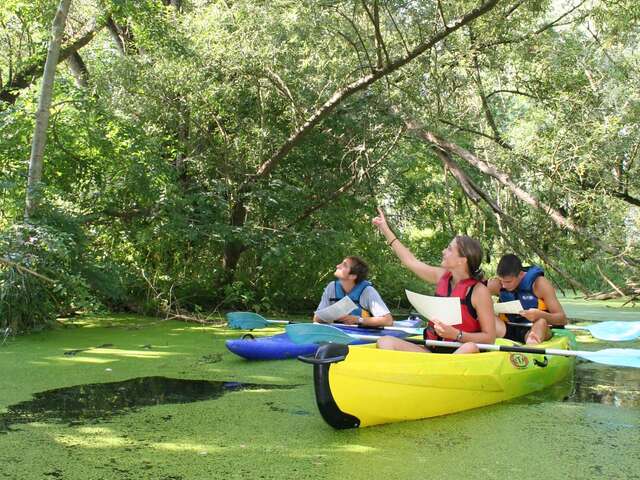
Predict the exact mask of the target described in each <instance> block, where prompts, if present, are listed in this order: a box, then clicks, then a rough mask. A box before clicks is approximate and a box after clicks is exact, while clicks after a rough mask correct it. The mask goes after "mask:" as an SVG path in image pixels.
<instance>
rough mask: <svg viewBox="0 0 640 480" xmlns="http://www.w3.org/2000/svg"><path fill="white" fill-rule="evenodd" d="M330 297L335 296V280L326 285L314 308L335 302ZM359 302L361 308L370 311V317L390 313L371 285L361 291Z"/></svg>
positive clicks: (320, 307) (324, 306)
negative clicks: (318, 302)
mask: <svg viewBox="0 0 640 480" xmlns="http://www.w3.org/2000/svg"><path fill="white" fill-rule="evenodd" d="M332 298H336V282H330V283H329V285H327V286H326V288H325V289H324V292H323V293H322V298H321V299H320V304H319V305H318V308H317V309H316V310H320V309H322V308H326V307H328V306H329V305H331V304H332V303H335V301H333V302H332V301H331V299H332ZM359 303H360V305H361V306H362V308H364V309H365V310H366V311H368V312H369V313H371V316H372V317H383V316H385V315H386V314H387V313H391V312H390V311H389V309H388V308H387V306H386V305H385V303H384V301H383V300H382V297H381V296H380V294H379V293H378V291H377V290H376V289H375V288H373V287H372V286H371V285H369V286H368V287H366V288H365V289H364V290H363V291H362V294H361V295H360V302H359Z"/></svg>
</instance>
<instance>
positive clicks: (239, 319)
mask: <svg viewBox="0 0 640 480" xmlns="http://www.w3.org/2000/svg"><path fill="white" fill-rule="evenodd" d="M225 316H226V317H227V324H228V325H229V328H236V329H239V330H254V329H256V328H265V327H268V326H269V322H268V321H267V320H266V319H265V318H264V317H262V316H261V315H258V314H257V313H253V312H229V313H227V314H226V315H225Z"/></svg>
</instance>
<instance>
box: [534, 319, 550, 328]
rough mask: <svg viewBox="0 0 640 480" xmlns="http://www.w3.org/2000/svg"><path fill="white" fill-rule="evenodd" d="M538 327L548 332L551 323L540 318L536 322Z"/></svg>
mask: <svg viewBox="0 0 640 480" xmlns="http://www.w3.org/2000/svg"><path fill="white" fill-rule="evenodd" d="M536 326H537V327H538V328H540V329H541V330H546V329H547V328H549V323H548V322H547V320H546V319H544V318H540V319H539V320H538V321H536Z"/></svg>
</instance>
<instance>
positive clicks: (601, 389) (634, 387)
mask: <svg viewBox="0 0 640 480" xmlns="http://www.w3.org/2000/svg"><path fill="white" fill-rule="evenodd" d="M568 400H569V401H571V402H583V403H584V402H590V403H602V404H607V405H614V406H616V407H629V408H634V407H635V408H637V407H640V369H637V368H622V367H618V368H611V367H605V366H603V365H597V364H595V363H582V364H579V365H578V366H577V368H576V380H575V386H574V391H573V393H572V395H571V396H570V397H569V399H568Z"/></svg>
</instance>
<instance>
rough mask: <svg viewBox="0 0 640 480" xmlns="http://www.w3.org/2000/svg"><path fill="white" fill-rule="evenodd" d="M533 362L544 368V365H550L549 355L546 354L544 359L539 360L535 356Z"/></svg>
mask: <svg viewBox="0 0 640 480" xmlns="http://www.w3.org/2000/svg"><path fill="white" fill-rule="evenodd" d="M533 363H534V364H535V365H537V366H538V367H540V368H544V367H546V366H547V365H549V359H548V358H547V356H546V355H545V356H544V357H543V360H542V361H540V360H538V359H537V358H534V359H533Z"/></svg>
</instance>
